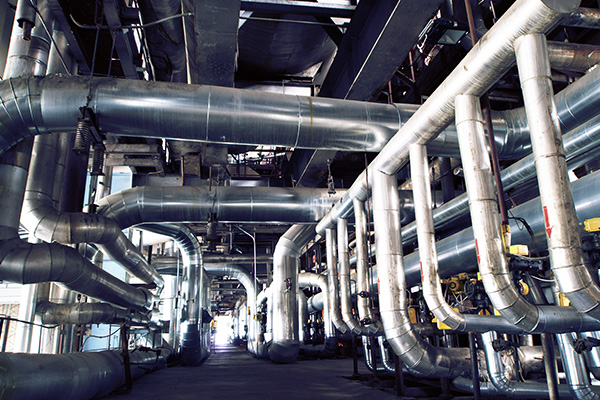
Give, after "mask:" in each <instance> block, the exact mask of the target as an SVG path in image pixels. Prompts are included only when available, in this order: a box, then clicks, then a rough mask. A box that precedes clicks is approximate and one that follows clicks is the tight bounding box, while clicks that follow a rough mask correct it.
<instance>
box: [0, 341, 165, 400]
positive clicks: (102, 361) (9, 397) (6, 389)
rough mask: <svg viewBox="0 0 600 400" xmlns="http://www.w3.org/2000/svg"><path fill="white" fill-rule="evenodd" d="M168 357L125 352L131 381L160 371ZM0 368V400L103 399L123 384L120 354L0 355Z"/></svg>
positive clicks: (152, 352)
mask: <svg viewBox="0 0 600 400" xmlns="http://www.w3.org/2000/svg"><path fill="white" fill-rule="evenodd" d="M169 354H170V350H168V349H166V348H161V349H160V350H150V351H144V350H141V349H140V350H137V351H134V352H131V353H129V361H130V365H131V376H132V378H137V377H139V376H142V375H143V374H145V373H146V372H148V371H153V370H156V369H161V368H164V367H165V365H166V359H167V357H168V356H169ZM0 368H2V371H3V373H2V375H1V376H0V385H1V386H2V388H3V391H2V398H3V399H6V400H37V399H48V400H87V399H91V398H98V397H102V396H105V395H107V394H109V393H110V392H112V391H113V390H115V389H117V388H119V387H121V386H122V385H124V384H125V368H124V366H123V356H122V354H121V352H120V351H101V352H97V353H92V352H90V353H73V354H67V355H54V354H22V353H15V354H11V353H1V354H0ZM40 371H43V373H40Z"/></svg>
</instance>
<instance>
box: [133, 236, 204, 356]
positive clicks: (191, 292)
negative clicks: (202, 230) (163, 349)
mask: <svg viewBox="0 0 600 400" xmlns="http://www.w3.org/2000/svg"><path fill="white" fill-rule="evenodd" d="M141 228H142V229H145V230H148V231H151V232H155V233H159V234H161V235H166V236H169V237H171V238H173V240H174V241H175V243H176V244H177V247H178V248H179V251H181V257H182V260H183V266H184V269H185V281H184V290H183V292H184V298H185V301H186V303H185V309H184V316H183V318H182V327H183V328H182V331H183V332H182V334H181V359H182V361H183V362H184V364H186V365H192V366H194V365H198V364H200V363H201V362H202V360H204V359H205V358H206V357H207V356H208V349H207V348H205V347H203V346H202V336H203V335H205V334H207V333H206V332H202V328H201V324H202V322H201V318H202V308H204V307H205V306H206V304H202V299H201V290H202V286H203V283H204V279H205V276H204V268H203V264H202V249H201V248H200V242H199V241H198V238H197V237H196V234H195V233H194V232H193V231H192V230H191V229H190V228H189V227H188V226H186V225H184V224H176V225H175V224H146V225H143V226H142V227H141Z"/></svg>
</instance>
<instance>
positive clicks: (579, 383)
mask: <svg viewBox="0 0 600 400" xmlns="http://www.w3.org/2000/svg"><path fill="white" fill-rule="evenodd" d="M573 339H574V335H573V334H571V333H563V334H560V335H556V341H557V342H558V348H559V350H560V354H561V359H562V364H563V368H564V370H565V375H566V377H567V383H568V384H569V387H570V388H571V393H572V395H573V396H574V397H575V398H576V399H578V400H598V399H600V388H598V387H594V386H592V385H591V383H590V377H589V373H588V371H587V370H586V368H585V364H584V362H583V359H582V357H581V355H580V354H577V353H576V352H575V349H574V348H573V345H572V343H573Z"/></svg>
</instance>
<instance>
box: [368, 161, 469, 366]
mask: <svg viewBox="0 0 600 400" xmlns="http://www.w3.org/2000/svg"><path fill="white" fill-rule="evenodd" d="M369 176H370V177H371V184H372V191H373V221H374V223H375V243H376V246H377V248H376V256H377V268H378V281H379V308H380V312H381V322H382V323H383V327H384V331H385V337H386V339H387V341H388V343H389V344H390V346H391V347H392V349H393V350H394V352H395V353H396V354H397V355H398V356H399V357H400V359H401V360H402V362H403V363H404V364H405V365H406V366H407V367H408V368H409V369H410V370H411V371H413V372H415V373H417V374H419V375H422V376H426V377H430V378H433V377H450V378H454V377H457V376H460V375H462V373H463V372H465V371H468V370H469V369H470V364H469V349H465V348H439V347H433V346H432V345H431V344H429V343H427V342H425V341H423V339H421V338H420V337H419V336H418V335H417V334H416V333H415V331H414V330H413V328H412V326H411V323H410V318H409V317H408V310H407V296H406V292H407V286H406V281H405V278H404V273H403V267H404V265H403V261H402V240H401V238H400V210H399V205H398V195H397V193H398V190H397V185H398V183H397V181H396V177H395V176H390V175H385V174H383V173H379V172H376V173H375V175H372V174H369Z"/></svg>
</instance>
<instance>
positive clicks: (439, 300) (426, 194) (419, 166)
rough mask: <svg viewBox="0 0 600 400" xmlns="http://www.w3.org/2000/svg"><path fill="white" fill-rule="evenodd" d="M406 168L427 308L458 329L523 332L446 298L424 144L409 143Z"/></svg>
mask: <svg viewBox="0 0 600 400" xmlns="http://www.w3.org/2000/svg"><path fill="white" fill-rule="evenodd" d="M410 171H411V176H412V185H413V198H414V200H415V216H416V218H417V221H416V222H417V228H418V233H419V235H418V236H419V249H418V256H419V262H420V267H421V282H422V284H423V297H424V298H425V302H426V303H427V306H428V307H429V309H430V310H431V312H432V313H433V314H434V315H435V316H436V318H437V319H438V320H439V321H441V322H443V323H444V324H446V325H448V326H449V327H450V328H452V329H454V330H457V331H461V332H486V331H489V330H491V329H494V330H496V331H500V332H505V333H515V334H519V333H523V332H524V331H523V330H522V329H520V328H518V327H516V326H514V325H512V324H511V323H509V322H508V321H507V320H506V319H504V318H503V317H499V316H491V315H471V314H461V313H459V312H457V311H456V310H454V309H453V308H452V307H451V306H450V305H449V304H448V303H447V302H446V300H445V299H444V294H443V291H442V285H441V283H440V277H439V273H438V256H437V250H436V246H435V230H434V228H433V219H432V216H431V214H432V212H431V211H432V210H431V205H432V204H433V203H432V198H431V181H430V176H429V165H428V162H427V152H426V150H425V146H423V145H419V144H413V145H411V148H410Z"/></svg>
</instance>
